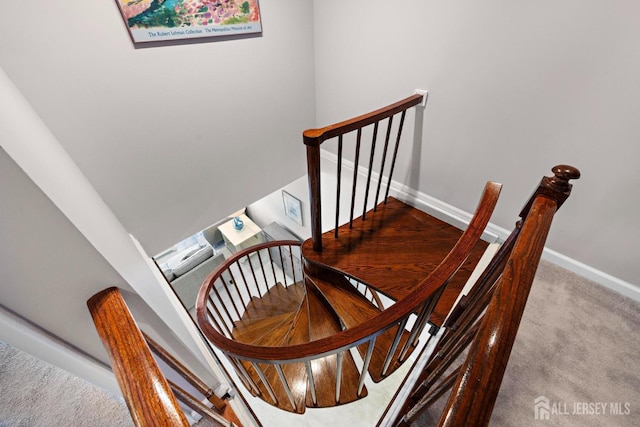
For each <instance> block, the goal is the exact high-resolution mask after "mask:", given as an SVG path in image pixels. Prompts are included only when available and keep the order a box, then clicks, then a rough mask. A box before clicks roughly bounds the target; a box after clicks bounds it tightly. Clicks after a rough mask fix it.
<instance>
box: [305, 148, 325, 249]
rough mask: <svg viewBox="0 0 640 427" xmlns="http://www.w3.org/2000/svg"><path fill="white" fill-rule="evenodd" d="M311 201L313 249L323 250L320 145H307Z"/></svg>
mask: <svg viewBox="0 0 640 427" xmlns="http://www.w3.org/2000/svg"><path fill="white" fill-rule="evenodd" d="M307 172H308V178H309V203H310V207H311V239H312V240H313V250H314V251H316V252H322V201H321V197H320V192H321V188H320V146H319V145H307Z"/></svg>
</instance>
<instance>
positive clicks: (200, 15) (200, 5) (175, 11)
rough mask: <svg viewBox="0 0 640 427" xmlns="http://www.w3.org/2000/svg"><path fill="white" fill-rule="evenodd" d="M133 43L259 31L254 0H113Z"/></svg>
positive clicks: (258, 10)
mask: <svg viewBox="0 0 640 427" xmlns="http://www.w3.org/2000/svg"><path fill="white" fill-rule="evenodd" d="M116 3H117V4H118V8H119V9H120V14H121V15H122V18H123V19H124V23H125V25H126V26H127V29H128V30H129V35H130V36H131V40H133V42H134V43H144V42H158V41H167V40H182V39H194V38H204V37H218V36H234V35H241V34H251V33H261V32H262V23H261V16H260V6H259V5H258V0H229V1H225V2H211V1H207V0H164V1H159V2H157V1H152V0H137V1H129V0H116Z"/></svg>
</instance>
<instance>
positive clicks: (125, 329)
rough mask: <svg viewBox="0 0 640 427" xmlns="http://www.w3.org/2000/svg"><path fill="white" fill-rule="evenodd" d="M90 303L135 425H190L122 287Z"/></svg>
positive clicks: (105, 293) (91, 299) (97, 296)
mask: <svg viewBox="0 0 640 427" xmlns="http://www.w3.org/2000/svg"><path fill="white" fill-rule="evenodd" d="M87 305H88V307H89V311H90V312H91V316H92V317H93V322H94V323H95V325H96V330H97V331H98V335H100V338H101V339H102V343H103V344H104V347H105V348H106V350H107V353H109V358H110V360H111V367H112V368H113V373H114V374H115V376H116V379H117V380H118V384H119V385H120V389H121V390H122V394H123V396H124V398H125V401H126V402H127V406H128V407H129V412H131V417H132V418H133V422H134V423H135V425H136V426H151V425H171V426H185V427H186V426H188V425H189V423H188V422H187V419H186V418H185V416H184V413H183V412H182V408H180V405H179V404H178V401H177V400H176V398H175V396H174V394H173V393H172V392H171V388H170V386H169V383H168V382H167V380H166V379H165V377H164V375H162V372H161V371H160V368H159V367H158V365H157V363H156V361H155V360H154V358H153V356H152V355H151V351H150V350H149V347H148V346H147V343H146V342H145V339H144V336H143V335H142V332H140V329H138V326H137V325H136V322H135V321H134V320H133V317H132V316H131V313H130V312H129V309H128V308H127V305H126V303H125V302H124V299H123V298H122V295H120V291H119V290H118V289H117V288H108V289H105V290H104V291H101V292H99V293H97V294H96V295H94V296H93V297H91V298H90V299H89V301H87Z"/></svg>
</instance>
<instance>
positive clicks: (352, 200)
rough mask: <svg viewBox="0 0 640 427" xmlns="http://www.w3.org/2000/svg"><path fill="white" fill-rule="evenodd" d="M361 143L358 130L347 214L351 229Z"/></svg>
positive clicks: (360, 130)
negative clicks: (348, 211)
mask: <svg viewBox="0 0 640 427" xmlns="http://www.w3.org/2000/svg"><path fill="white" fill-rule="evenodd" d="M361 141H362V128H358V133H357V136H356V157H355V161H354V165H353V188H352V189H351V211H350V214H349V227H353V210H354V208H355V203H356V186H357V184H358V162H359V161H360V143H361Z"/></svg>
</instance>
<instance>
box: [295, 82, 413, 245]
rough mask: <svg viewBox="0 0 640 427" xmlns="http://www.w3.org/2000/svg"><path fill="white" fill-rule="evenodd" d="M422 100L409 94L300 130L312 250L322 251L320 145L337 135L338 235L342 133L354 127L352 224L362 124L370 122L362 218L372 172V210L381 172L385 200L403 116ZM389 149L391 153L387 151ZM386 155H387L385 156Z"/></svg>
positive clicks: (363, 126)
mask: <svg viewBox="0 0 640 427" xmlns="http://www.w3.org/2000/svg"><path fill="white" fill-rule="evenodd" d="M422 100H423V95H418V94H416V95H412V96H410V97H408V98H406V99H403V100H402V101H399V102H396V103H394V104H391V105H388V106H386V107H384V108H381V109H378V110H376V111H373V112H371V113H368V114H364V115H361V116H358V117H355V118H353V119H350V120H346V121H343V122H340V123H337V124H334V125H331V126H327V127H323V128H319V129H309V130H306V131H304V133H303V140H304V144H305V145H306V146H307V169H308V179H309V199H310V206H311V239H312V240H313V250H314V251H316V252H320V251H322V203H321V196H320V194H321V191H320V190H321V184H320V145H321V144H322V143H323V142H324V141H326V140H329V139H333V138H336V137H337V138H338V153H337V174H336V176H337V179H338V183H337V187H336V212H335V227H334V229H335V235H336V237H337V235H338V228H339V225H340V224H339V221H340V192H341V182H342V161H343V158H342V157H343V141H344V137H345V135H347V134H349V133H351V132H353V131H356V136H355V152H354V168H353V186H352V188H351V204H350V210H349V224H350V225H352V224H353V218H354V210H355V206H356V184H357V179H358V173H359V165H360V157H361V155H360V151H361V147H362V145H363V141H362V136H363V130H365V128H367V127H370V126H373V129H372V132H371V141H370V150H369V158H368V167H367V168H366V169H367V172H366V173H367V180H366V190H365V192H364V195H363V197H364V205H363V206H364V207H363V211H362V219H363V220H365V219H366V213H367V210H368V209H367V202H368V199H369V193H370V191H369V190H370V186H371V183H372V178H373V176H374V174H377V181H378V183H377V188H376V191H375V197H374V203H373V208H374V210H375V208H376V206H377V205H378V199H379V197H380V191H381V186H382V181H383V176H385V173H386V176H387V184H386V189H385V191H384V196H383V199H382V200H383V201H385V202H386V200H387V197H388V196H389V189H390V185H391V179H392V178H393V171H394V169H395V165H396V159H397V155H398V147H399V145H400V139H401V136H402V129H403V126H404V120H405V116H406V113H407V110H408V109H409V108H411V107H414V106H416V105H418V104H420V103H421V102H422ZM398 115H399V116H400V117H399V119H398V120H397V122H398V124H397V126H394V117H396V116H398ZM381 123H382V126H385V123H386V132H385V138H384V145H383V147H382V149H381V150H378V151H379V152H380V154H379V157H380V160H379V168H378V169H376V168H375V165H374V161H375V157H376V142H377V139H378V128H379V127H380V124H381ZM390 151H391V153H390ZM389 157H391V159H390V160H389Z"/></svg>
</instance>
